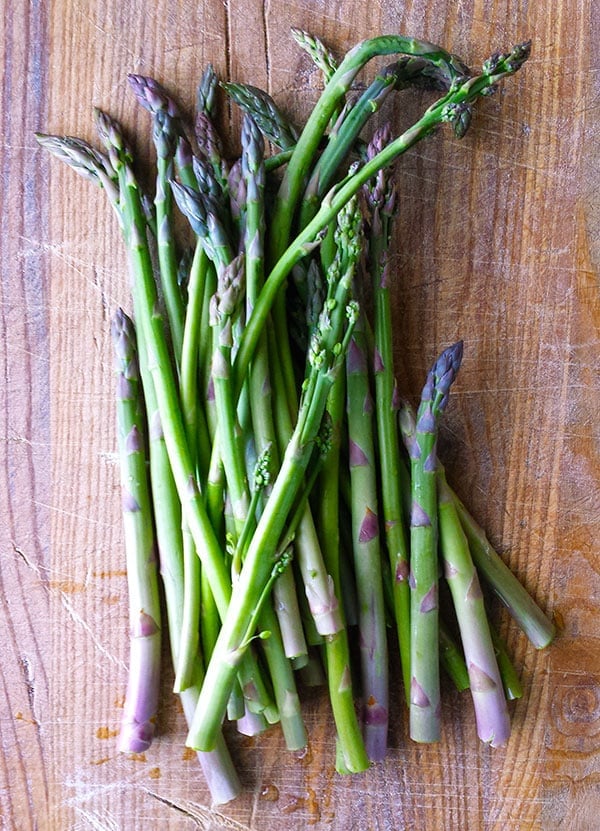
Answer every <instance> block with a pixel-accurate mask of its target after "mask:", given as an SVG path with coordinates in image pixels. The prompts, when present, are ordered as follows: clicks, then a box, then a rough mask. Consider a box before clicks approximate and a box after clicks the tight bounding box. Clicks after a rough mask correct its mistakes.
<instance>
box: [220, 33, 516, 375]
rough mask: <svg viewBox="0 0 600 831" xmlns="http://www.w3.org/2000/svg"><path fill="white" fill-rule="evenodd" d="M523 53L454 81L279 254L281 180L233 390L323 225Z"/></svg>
mask: <svg viewBox="0 0 600 831" xmlns="http://www.w3.org/2000/svg"><path fill="white" fill-rule="evenodd" d="M367 43H370V42H367ZM386 43H387V41H386ZM390 44H394V45H395V46H397V41H395V40H394V39H393V38H392V40H391V41H390ZM390 44H388V48H391V45H390ZM372 48H375V47H372V46H369V47H365V50H364V51H363V52H360V50H359V52H360V54H361V55H362V56H363V57H364V54H365V52H366V53H368V51H369V49H372ZM378 48H383V47H378ZM529 50H530V45H529V43H523V44H519V45H518V46H515V47H514V48H513V49H512V51H511V52H508V53H505V54H497V55H494V56H493V57H492V58H490V59H489V60H488V61H486V62H485V63H484V65H483V69H482V72H481V73H480V74H479V75H476V76H474V77H472V78H469V79H468V80H463V81H459V80H457V83H456V85H454V86H453V87H452V88H451V89H450V90H449V92H448V93H447V94H446V95H444V96H443V97H442V98H440V99H439V100H438V101H436V102H435V103H434V104H432V106H431V107H429V108H428V110H427V111H426V112H425V114H424V115H423V116H422V117H421V118H420V119H419V120H418V121H417V122H416V123H415V124H414V125H413V126H412V127H410V128H409V129H408V130H406V131H405V132H404V133H402V135H400V136H398V138H396V139H394V140H393V141H392V142H390V143H389V144H388V145H387V146H386V147H384V148H383V149H382V150H381V152H379V153H377V155H376V156H374V157H373V158H372V159H371V160H370V161H368V162H366V163H365V164H364V165H363V166H362V167H360V168H358V169H356V170H352V171H351V173H350V174H349V175H348V177H347V178H346V179H345V180H344V181H343V182H341V183H340V184H339V185H338V186H337V187H335V188H334V189H333V190H332V191H330V193H329V194H328V195H327V196H326V197H325V198H324V199H323V201H322V203H321V207H320V209H319V210H318V212H317V214H316V215H315V217H314V218H313V219H312V220H311V221H310V222H309V223H308V225H307V226H306V227H305V228H303V229H302V230H301V231H300V232H299V233H298V234H297V236H296V237H295V238H294V239H293V240H292V241H291V242H290V243H289V245H288V246H287V248H285V250H283V249H284V246H285V245H286V242H287V239H288V235H289V224H290V223H291V214H292V213H293V207H292V205H293V204H295V202H296V199H297V191H298V190H299V187H300V184H299V183H298V182H297V181H296V179H297V178H298V173H297V172H296V173H295V174H294V175H293V180H294V185H293V188H292V183H291V182H288V181H284V183H283V184H282V186H281V189H280V196H279V197H278V201H277V204H276V206H275V211H276V216H277V217H278V222H277V223H276V221H275V215H274V216H273V217H272V221H271V226H270V227H271V234H270V239H271V242H272V252H271V261H272V263H273V265H272V268H271V271H270V273H269V274H268V276H267V278H266V280H265V285H264V286H263V289H262V291H261V293H260V295H259V297H258V298H257V301H256V304H255V306H254V310H253V314H252V316H251V317H250V318H249V320H248V321H247V325H246V328H245V330H244V334H243V336H242V338H241V341H240V344H239V349H238V353H237V356H236V360H235V364H234V381H235V387H236V389H238V390H239V389H241V382H242V379H243V378H244V377H245V373H246V371H247V368H248V364H249V361H250V359H251V356H252V354H253V351H254V349H255V347H256V343H257V341H258V339H259V337H260V333H261V331H262V328H263V326H264V323H265V320H266V317H267V315H268V313H269V311H270V309H271V308H272V305H273V303H274V302H275V299H276V297H277V295H278V293H279V290H280V289H281V287H282V286H283V285H284V283H285V280H286V278H287V276H288V274H289V273H290V271H291V269H292V268H293V266H294V265H295V264H296V263H297V262H298V261H299V260H301V259H302V257H304V256H305V255H306V254H307V253H309V252H310V251H311V250H312V249H313V248H314V245H315V243H316V242H318V240H319V235H320V234H321V233H322V231H323V229H325V228H327V227H328V225H329V223H330V222H331V221H332V220H333V219H334V218H335V217H336V216H337V215H338V213H339V212H340V210H341V209H342V207H343V206H344V205H345V204H346V203H347V202H348V200H349V199H351V198H352V196H354V194H355V193H357V192H358V191H359V190H360V188H361V187H362V186H363V185H364V184H365V182H367V181H368V180H369V179H371V178H372V177H373V176H375V175H376V174H377V172H378V171H379V170H381V169H382V168H383V167H385V166H387V165H389V164H391V162H392V161H393V160H394V159H395V158H397V157H398V156H399V155H401V154H402V153H404V152H406V150H408V149H409V148H410V147H412V146H413V145H414V144H416V143H417V142H418V141H419V140H420V139H422V138H424V137H425V136H428V135H430V134H431V133H432V132H433V131H434V130H435V128H436V127H437V126H439V125H440V124H442V123H444V122H449V123H451V124H453V125H455V126H456V125H457V124H459V125H460V124H461V118H462V114H463V112H464V109H465V107H469V106H470V105H471V104H472V103H473V102H474V101H475V100H476V99H477V98H479V97H480V96H481V95H486V94H489V90H493V89H494V87H495V86H496V84H497V83H498V82H499V81H500V80H501V79H502V78H504V77H506V76H508V75H512V74H514V73H515V72H517V71H518V70H519V69H520V67H521V66H522V65H523V64H524V63H525V61H526V60H527V58H528V56H529ZM353 51H355V50H353ZM349 54H352V53H349ZM428 54H429V53H428ZM435 54H437V53H435ZM446 54H447V53H443V54H441V56H440V61H446V60H447V58H446V57H444V56H445V55H446ZM357 55H358V53H356V54H355V55H354V57H353V59H352V61H351V63H352V64H353V63H354V62H355V61H356V60H358V58H357ZM430 57H431V55H430ZM448 63H449V64H451V61H448ZM461 66H462V64H461ZM341 68H342V66H340V69H339V70H338V72H339V71H340V70H341ZM336 75H337V72H336ZM352 77H354V76H352ZM457 77H458V78H461V77H463V76H462V75H460V76H457ZM332 84H333V79H332V81H331V82H330V84H329V85H328V87H327V88H326V90H325V92H327V90H328V89H329V86H331V85H332ZM334 92H335V94H334ZM324 95H325V93H324ZM337 96H338V89H337V85H336V90H335V91H330V92H329V93H328V96H327V98H328V99H329V98H333V99H334V101H335V100H337ZM323 111H324V113H325V114H327V113H329V111H330V108H329V106H324V107H323ZM315 112H316V110H315V111H313V115H312V116H311V119H310V120H309V123H312V122H313V121H315V129H316V127H319V126H321V115H315ZM319 113H321V109H319ZM307 128H308V123H307V127H306V128H305V131H304V132H306V130H307ZM306 141H307V143H308V148H305V149H304V151H303V152H307V153H312V152H313V150H314V147H313V143H314V142H313V140H312V139H311V140H310V142H309V141H308V138H307V140H306ZM317 143H318V142H317ZM299 145H300V142H299V143H298V145H297V146H296V150H295V151H294V153H295V154H296V153H298V152H299V151H298V147H299ZM301 155H302V154H301ZM300 157H301V156H300ZM293 164H294V156H292V159H290V163H289V165H288V170H289V168H291V167H292V165H293ZM307 164H308V163H307V162H304V161H303V162H302V163H301V164H300V162H299V167H300V168H302V169H303V170H304V168H305V167H306V165H307ZM300 178H301V177H300Z"/></svg>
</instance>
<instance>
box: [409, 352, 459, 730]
mask: <svg viewBox="0 0 600 831" xmlns="http://www.w3.org/2000/svg"><path fill="white" fill-rule="evenodd" d="M461 358H462V341H459V342H458V343H456V344H454V346H451V347H449V348H448V349H446V350H444V352H442V354H441V355H440V357H439V358H438V359H437V361H436V362H435V363H434V365H433V367H432V368H431V370H430V371H429V373H428V375H427V381H426V383H425V386H424V388H423V392H422V395H421V404H420V405H419V409H418V411H417V419H416V424H415V427H414V433H413V434H410V433H408V432H405V435H404V440H405V444H406V447H407V450H408V453H409V456H410V460H411V473H412V509H411V527H410V546H411V547H410V551H411V555H410V578H409V579H410V588H411V607H410V620H411V655H410V663H411V673H412V674H411V686H410V736H411V738H412V739H414V741H417V742H435V741H439V738H440V680H439V632H438V620H439V616H438V556H437V545H438V499H437V483H436V470H437V456H436V437H437V422H438V419H439V417H440V415H441V413H442V412H443V410H444V408H445V406H446V403H447V401H448V393H449V391H450V386H451V384H452V382H453V381H454V378H455V377H456V373H457V372H458V368H459V366H460V362H461Z"/></svg>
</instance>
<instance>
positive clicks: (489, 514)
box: [0, 0, 600, 831]
mask: <svg viewBox="0 0 600 831" xmlns="http://www.w3.org/2000/svg"><path fill="white" fill-rule="evenodd" d="M0 19H1V20H2V24H1V25H2V28H3V37H2V40H1V43H2V51H3V64H4V73H3V76H2V78H3V81H2V96H3V102H2V107H0V135H1V136H2V151H1V156H0V161H1V165H2V216H1V225H0V233H1V246H2V247H1V250H2V258H1V275H2V283H1V290H2V317H1V325H2V335H3V337H2V367H3V371H2V379H3V383H2V384H1V387H0V388H1V389H2V390H3V392H2V395H3V406H2V407H1V408H0V423H1V424H2V436H3V439H4V448H5V452H4V454H3V464H2V468H1V471H2V484H1V487H0V505H1V510H2V523H1V526H0V535H1V541H2V548H1V555H0V592H1V595H2V603H1V612H0V644H1V647H0V661H1V668H2V675H1V683H0V736H1V748H2V757H1V760H0V817H1V821H0V825H2V827H3V828H6V829H12V828H15V829H19V830H20V831H25V830H26V829H52V830H53V831H62V829H88V828H90V829H106V830H107V831H108V829H111V831H112V829H125V830H127V831H128V830H129V829H139V828H142V827H150V828H160V829H173V830H174V829H181V831H183V829H193V828H200V829H203V831H208V830H209V829H210V831H213V829H232V831H233V829H235V830H237V829H239V830H240V831H241V829H253V831H255V830H258V829H260V831H270V829H275V828H281V827H285V828H288V829H289V831H292V829H294V831H295V829H305V828H307V827H311V828H315V829H336V831H337V830H339V831H383V829H385V830H386V831H388V830H389V829H394V831H395V829H419V831H420V830H421V829H442V828H443V829H465V828H468V829H486V831H488V830H489V831H491V829H498V831H500V829H502V831H509V829H514V830H515V831H516V829H519V831H521V830H522V829H544V831H547V830H548V829H573V831H584V830H585V829H590V830H591V829H595V828H597V827H598V825H599V820H598V816H599V815H600V791H599V788H600V640H599V631H600V630H599V616H598V608H599V604H600V574H599V570H600V559H599V555H598V542H597V540H598V526H599V521H600V496H599V492H598V468H599V463H598V366H599V359H600V350H599V341H598V324H599V322H600V298H599V294H598V261H599V256H600V205H599V200H598V187H599V185H600V176H599V173H598V149H597V147H598V105H599V102H600V86H599V83H598V77H599V75H598V71H599V69H600V62H599V60H598V53H599V47H600V44H599V42H598V31H600V13H599V10H598V4H596V3H594V2H593V0H557V2H554V3H552V4H542V3H534V2H531V3H523V2H520V1H519V0H507V1H506V2H503V3H499V2H493V3H490V2H481V0H470V2H466V0H465V1H464V2H463V0H460V2H450V0H448V2H444V0H431V2H423V1H422V0H414V1H413V2H411V1H410V0H408V1H407V2H404V3H402V2H400V1H399V0H391V2H388V3H385V4H381V6H380V5H379V4H369V3H358V2H352V0H339V2H335V3H334V2H331V1H330V2H328V0H304V2H296V0H291V2H289V1H288V2H283V0H271V2H269V3H266V4H262V3H258V2H255V0H244V2H234V0H229V2H225V3H221V2H218V0H199V2H195V3H191V2H184V0H180V2H176V3H168V2H166V0H156V2H144V3H143V2H141V0H129V2H127V3H125V2H119V1H118V0H104V1H103V2H99V0H53V2H46V3H44V2H32V3H21V2H17V0H6V2H5V3H4V14H3V15H2V17H1V18H0ZM292 26H296V27H299V28H303V29H306V30H308V31H310V32H312V33H313V34H315V35H318V36H319V37H320V38H321V39H322V40H324V41H325V42H326V43H327V44H328V45H329V46H330V47H331V49H332V50H333V51H335V52H337V53H342V52H344V51H346V50H347V49H348V48H349V47H350V46H351V45H353V44H354V43H356V42H357V41H359V40H361V39H363V38H365V37H370V36H373V35H375V34H379V33H382V32H388V33H389V32H403V33H407V34H412V35H415V36H418V37H423V38H426V39H428V40H431V41H434V42H439V43H440V44H442V45H444V46H446V47H447V48H450V49H452V50H453V51H455V52H457V53H458V54H460V55H461V56H463V58H464V59H465V60H466V61H467V62H469V63H470V64H471V65H477V64H478V63H480V62H481V61H482V60H483V59H485V58H486V57H488V55H489V54H490V53H491V52H493V51H495V50H497V49H504V48H506V47H508V46H511V45H512V44H513V43H515V42H518V41H521V40H524V39H526V38H532V39H533V53H532V57H531V60H530V61H529V63H528V64H527V66H526V67H525V68H524V70H523V71H522V72H521V73H519V75H518V76H517V77H515V78H513V79H511V80H510V81H508V82H507V83H506V84H505V85H504V86H503V88H502V90H501V91H500V92H499V93H498V95H497V96H495V97H494V98H491V99H487V100H485V101H482V102H480V104H481V105H480V106H479V108H478V110H477V114H476V116H475V118H474V123H473V126H472V129H471V131H470V132H469V134H468V135H467V136H466V137H465V139H464V140H462V141H461V142H459V141H457V140H455V139H454V138H453V137H452V136H451V135H450V132H449V131H443V132H441V133H439V134H438V135H436V136H435V137H433V138H431V139H429V140H427V141H426V142H425V143H422V144H421V145H420V146H419V147H418V148H417V149H415V150H414V151H412V152H411V153H410V154H409V155H408V156H406V157H405V158H404V159H403V160H402V161H401V162H400V163H399V164H398V167H397V176H398V182H399V191H400V217H399V220H398V223H397V238H396V245H395V253H394V257H393V260H392V273H393V279H394V281H395V288H394V294H395V310H396V331H397V336H398V353H397V368H398V374H399V378H400V381H401V384H402V386H403V391H404V393H405V394H406V395H408V396H410V397H411V398H412V399H413V400H414V397H415V396H416V395H417V394H418V392H419V389H420V387H421V385H422V381H423V378H424V373H425V370H426V368H427V366H428V365H429V363H430V362H431V360H432V358H433V356H434V355H435V354H436V353H437V352H438V351H439V350H440V349H441V348H442V347H443V346H446V345H447V344H448V343H450V342H452V341H454V340H456V339H457V338H459V337H462V338H463V339H464V342H465V359H464V365H463V369H462V371H461V376H460V380H459V382H458V383H457V385H456V391H455V393H454V398H453V400H452V404H451V407H450V410H449V412H448V416H447V418H446V421H445V426H444V434H443V442H442V455H443V457H444V459H445V461H446V463H447V466H448V469H449V472H450V475H451V478H452V480H453V482H454V484H455V486H456V488H457V489H458V491H459V492H460V494H461V496H462V497H463V498H464V500H465V501H466V502H467V503H468V504H469V506H470V507H471V509H472V511H473V512H474V513H475V515H476V516H477V517H478V519H479V520H480V522H481V523H482V524H483V525H484V526H485V527H486V528H487V529H488V532H489V534H490V537H491V539H492V540H493V541H494V543H495V544H496V545H497V547H498V549H499V550H500V551H501V553H502V555H503V556H504V557H505V559H506V561H507V562H508V563H509V564H510V565H511V567H512V568H513V569H514V570H515V572H516V573H517V575H518V576H519V578H520V579H521V580H522V581H523V582H524V583H525V584H526V585H527V587H528V588H529V589H530V591H531V592H532V593H533V594H534V595H535V596H536V598H537V599H538V600H539V601H540V603H541V604H542V605H543V606H544V607H545V608H546V609H547V610H548V611H549V613H550V614H552V615H553V616H554V618H555V620H556V622H557V623H558V625H559V626H560V628H561V633H560V636H559V638H558V639H557V641H556V643H555V644H554V645H553V646H552V647H551V648H550V649H548V650H546V651H545V652H543V653H536V652H535V650H534V649H533V648H532V647H531V646H530V645H529V644H528V643H527V642H526V640H525V639H524V637H523V636H522V635H521V634H520V633H519V632H518V630H517V629H516V628H515V626H514V625H513V624H512V623H511V622H510V621H509V620H508V619H507V618H506V617H504V616H503V614H502V613H501V612H500V611H499V610H496V615H497V619H498V620H499V622H500V627H501V630H502V632H503V634H504V635H505V637H506V639H507V641H508V644H509V648H510V651H511V654H512V655H513V657H514V661H515V664H516V666H517V667H518V668H519V671H520V673H521V677H522V681H523V685H524V690H525V694H524V696H523V698H522V699H521V700H520V701H519V702H517V703H516V704H513V705H511V712H512V721H513V726H514V731H513V735H512V738H511V740H510V742H509V744H508V746H507V747H506V748H503V749H497V750H492V749H490V748H487V747H483V746H481V744H478V742H477V739H476V735H475V730H474V719H473V713H472V707H471V704H470V702H469V700H468V697H467V696H465V695H462V696H460V695H458V694H456V693H453V692H452V691H451V690H449V689H445V691H444V700H445V703H444V707H443V739H442V741H441V742H440V744H439V745H437V746H434V747H417V746H415V745H412V744H410V742H409V741H408V739H407V736H406V725H405V718H404V715H403V714H402V710H401V704H400V688H399V687H398V691H397V695H396V699H395V703H394V709H393V713H392V715H393V721H392V730H391V736H390V742H391V748H390V753H389V758H388V760H387V761H386V762H385V763H384V764H379V765H376V766H374V767H373V768H372V769H371V770H370V771H369V772H368V773H367V774H365V775H361V776H355V777H340V776H338V775H337V774H336V773H335V772H334V734H333V729H332V720H331V716H330V712H329V709H328V704H327V700H326V696H325V695H324V694H322V693H321V692H320V691H318V690H317V691H312V692H310V693H309V694H308V695H307V697H306V699H305V702H306V703H305V712H306V719H307V724H308V727H309V731H310V736H311V743H310V748H309V751H308V752H307V753H305V754H303V755H301V756H299V755H294V754H290V753H288V752H287V751H286V750H285V748H284V746H283V743H282V740H281V738H280V736H279V734H278V733H277V731H272V732H271V733H269V734H267V735H266V736H265V737H263V738H261V739H260V740H245V739H242V738H240V737H237V736H235V735H234V734H232V735H231V745H232V748H233V751H234V753H235V755H236V757H237V759H238V765H239V770H240V774H241V777H242V779H243V781H244V784H245V786H246V791H245V793H244V795H243V796H241V797H240V798H239V799H238V800H237V801H235V802H233V803H231V804H230V805H227V806H224V807H221V808H218V809H217V808H214V809H213V808H211V806H210V804H209V801H208V795H207V790H206V788H205V785H204V784H203V780H202V776H201V773H200V770H199V768H198V766H197V763H196V761H195V759H194V757H193V754H191V753H190V752H188V751H186V750H185V749H184V747H183V742H184V737H185V726H184V720H183V717H182V714H181V712H180V710H179V708H178V705H177V702H176V700H175V698H174V697H173V696H172V695H171V693H170V691H169V685H170V678H166V680H165V686H164V696H163V704H162V708H161V711H160V716H159V732H160V737H159V739H158V740H157V741H156V742H155V744H154V745H153V746H152V748H151V749H150V750H149V751H148V752H147V753H146V754H144V755H143V756H140V757H138V758H127V757H123V756H119V755H118V754H117V753H116V751H115V743H114V735H115V731H116V729H117V727H118V723H119V717H120V707H121V706H122V700H123V691H124V684H125V679H126V662H127V650H128V644H127V611H126V583H125V573H124V570H123V568H124V566H123V551H122V532H121V523H120V517H119V497H118V490H119V488H118V472H117V467H116V461H115V431H114V427H113V378H112V357H111V349H110V343H109V336H108V322H109V319H110V317H111V315H112V313H113V310H114V308H115V307H116V306H117V304H122V303H125V304H126V303H127V302H128V301H127V298H128V291H127V281H126V267H125V258H124V254H123V250H122V247H121V244H120V239H119V232H118V228H117V226H116V223H115V221H114V219H113V217H112V216H111V213H110V211H109V209H108V206H107V204H106V202H105V198H104V195H103V194H102V193H100V192H97V191H96V190H95V189H94V188H93V187H92V186H91V185H89V184H88V183H86V182H84V181H83V180H81V179H79V178H77V177H76V176H75V175H74V174H72V173H71V172H70V171H68V170H67V169H64V168H63V167H62V166H60V165H58V164H57V163H53V162H51V161H50V159H49V158H48V157H47V156H46V155H45V154H43V153H42V152H41V151H40V150H39V149H38V148H37V146H36V144H35V142H34V139H33V131H34V130H44V131H47V132H56V133H69V134H73V135H79V136H83V137H85V138H88V139H92V138H93V127H92V105H99V106H102V107H103V108H104V109H106V110H107V111H109V112H111V113H112V114H113V115H115V116H116V117H117V118H119V119H121V120H122V122H123V123H124V124H125V125H126V127H127V128H128V129H130V130H131V134H132V135H135V136H136V137H137V136H142V137H143V138H142V139H141V140H139V150H140V152H141V153H142V154H145V155H146V156H147V155H148V154H149V145H148V139H147V137H148V132H149V131H148V120H147V117H146V114H145V113H143V112H141V111H140V110H139V108H137V107H136V106H135V105H134V103H133V101H132V96H131V94H130V92H129V90H128V88H127V84H126V75H127V73H128V72H140V73H145V74H149V75H153V76H155V77H157V78H158V79H159V80H161V81H163V82H164V83H165V84H166V85H168V87H169V88H170V89H172V90H176V91H177V93H178V96H179V100H180V101H181V102H182V103H183V104H185V105H186V106H190V107H191V106H192V103H193V98H194V90H195V85H196V83H197V80H198V78H199V76H200V73H201V71H202V69H203V68H204V66H205V65H206V63H207V62H208V61H212V62H213V64H214V65H215V67H216V69H217V71H218V72H219V74H220V75H221V76H222V77H223V78H231V79H234V80H239V81H246V82H250V83H253V84H256V85H258V86H262V87H264V88H266V89H267V90H268V91H269V92H270V93H271V94H272V95H273V96H274V97H275V99H276V100H277V101H278V102H279V103H280V105H281V106H282V107H283V108H284V109H285V110H286V111H287V112H288V113H289V114H290V115H292V116H293V117H294V118H295V119H296V120H297V122H298V123H301V122H302V120H303V118H304V116H305V115H306V112H307V109H308V107H309V106H310V105H312V103H314V101H315V99H316V96H317V94H318V91H319V77H318V73H317V72H316V71H315V70H314V69H313V68H312V67H311V65H310V62H309V60H308V58H307V57H306V56H304V55H303V54H302V53H300V51H299V50H298V49H297V47H296V46H295V44H294V43H293V41H292V39H291V37H290V34H289V30H290V27H292ZM425 104H426V100H425V98H424V97H420V96H419V95H415V94H414V93H413V94H405V96H404V97H402V98H401V97H400V96H399V97H398V98H397V99H396V102H395V103H394V105H393V106H391V107H389V108H388V110H387V115H386V117H389V118H390V119H391V121H392V123H393V124H394V125H396V128H399V127H400V125H402V124H406V123H407V122H408V119H409V118H410V117H414V116H415V115H416V114H417V112H418V111H419V108H421V107H423V106H424V105H425ZM224 123H225V125H226V127H227V129H229V130H230V141H231V148H232V149H234V150H235V148H236V146H237V145H236V139H235V136H236V130H237V128H238V127H239V117H238V116H237V114H236V113H235V112H234V111H232V112H231V113H228V114H227V115H226V117H225V119H224ZM136 141H137V139H136Z"/></svg>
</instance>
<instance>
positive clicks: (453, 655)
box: [439, 619, 469, 692]
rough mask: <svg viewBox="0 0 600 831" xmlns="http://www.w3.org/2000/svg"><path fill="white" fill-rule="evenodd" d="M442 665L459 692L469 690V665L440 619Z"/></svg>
mask: <svg viewBox="0 0 600 831" xmlns="http://www.w3.org/2000/svg"><path fill="white" fill-rule="evenodd" d="M439 625H440V626H439V628H440V664H441V665H442V667H443V668H444V669H445V670H446V672H447V673H448V675H449V676H450V678H451V679H452V681H453V682H454V686H455V687H456V689H457V690H458V691H459V692H463V690H468V689H469V673H468V672H467V665H466V664H465V659H464V657H463V655H462V652H461V651H460V649H459V647H458V646H457V644H456V643H455V642H454V638H453V637H452V635H451V634H450V632H449V630H448V629H447V628H446V625H445V624H444V621H443V620H441V619H440V621H439Z"/></svg>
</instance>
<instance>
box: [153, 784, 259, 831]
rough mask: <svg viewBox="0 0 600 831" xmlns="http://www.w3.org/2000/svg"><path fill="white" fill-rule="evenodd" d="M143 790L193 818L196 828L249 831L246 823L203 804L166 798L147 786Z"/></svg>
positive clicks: (211, 830) (218, 830)
mask: <svg viewBox="0 0 600 831" xmlns="http://www.w3.org/2000/svg"><path fill="white" fill-rule="evenodd" d="M144 790H145V791H146V793H147V794H148V795H149V796H152V797H154V799H157V800H158V801H159V802H162V803H163V804H164V805H169V806H170V807H171V808H173V809H174V810H176V811H180V812H181V813H182V814H185V815H186V816H188V817H189V818H190V819H192V820H194V822H195V823H196V825H197V826H198V828H200V829H202V831H251V828H250V827H249V826H248V825H244V824H242V823H241V822H238V821H237V820H234V819H231V818H230V817H226V816H225V815H224V814H220V813H218V812H217V811H215V810H213V809H211V808H208V807H206V806H204V805H198V804H196V803H194V802H190V801H189V800H187V799H186V800H182V801H181V802H175V800H172V799H167V797H164V796H160V795H159V794H157V793H155V792H154V791H150V790H148V789H147V788H144Z"/></svg>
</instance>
